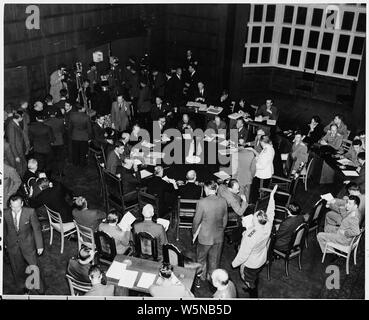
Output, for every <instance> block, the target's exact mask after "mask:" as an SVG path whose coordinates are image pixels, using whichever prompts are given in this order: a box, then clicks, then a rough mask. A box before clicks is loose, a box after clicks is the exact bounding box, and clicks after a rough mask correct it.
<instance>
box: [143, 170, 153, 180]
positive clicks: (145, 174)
mask: <svg viewBox="0 0 369 320" xmlns="http://www.w3.org/2000/svg"><path fill="white" fill-rule="evenodd" d="M140 174H141V179H145V178H147V177H150V176H152V173H151V172H150V171H147V170H145V169H144V170H141V171H140Z"/></svg>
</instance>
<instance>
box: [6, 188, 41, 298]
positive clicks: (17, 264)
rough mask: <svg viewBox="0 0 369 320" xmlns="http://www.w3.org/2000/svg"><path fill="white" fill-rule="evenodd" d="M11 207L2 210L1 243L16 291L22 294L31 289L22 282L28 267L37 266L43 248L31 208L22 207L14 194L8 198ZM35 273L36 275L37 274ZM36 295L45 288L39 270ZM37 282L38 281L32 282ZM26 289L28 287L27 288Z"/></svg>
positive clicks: (19, 199) (21, 202)
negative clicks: (2, 231)
mask: <svg viewBox="0 0 369 320" xmlns="http://www.w3.org/2000/svg"><path fill="white" fill-rule="evenodd" d="M9 200H10V201H9V203H10V208H8V209H5V210H4V245H5V247H6V249H7V252H8V255H9V260H10V265H11V268H12V272H13V275H14V279H15V282H16V286H17V291H18V292H17V293H21V294H22V293H25V292H26V291H28V290H32V288H30V287H28V288H25V285H26V286H27V282H26V281H25V276H26V268H27V266H36V267H39V264H38V261H37V256H38V255H41V254H42V252H43V251H44V245H43V240H42V233H41V227H40V223H39V221H38V219H37V215H36V212H35V210H34V209H31V208H25V207H23V199H22V197H20V196H18V195H14V196H12V197H10V199H9ZM34 275H35V276H36V275H37V273H36V274H35V273H34ZM39 275H40V277H39V279H36V280H39V285H40V286H39V288H37V287H36V288H34V289H35V290H38V293H39V294H42V293H43V291H44V288H43V281H42V279H41V273H39ZM34 284H35V285H36V284H37V281H35V282H34ZM27 289H28V290H27Z"/></svg>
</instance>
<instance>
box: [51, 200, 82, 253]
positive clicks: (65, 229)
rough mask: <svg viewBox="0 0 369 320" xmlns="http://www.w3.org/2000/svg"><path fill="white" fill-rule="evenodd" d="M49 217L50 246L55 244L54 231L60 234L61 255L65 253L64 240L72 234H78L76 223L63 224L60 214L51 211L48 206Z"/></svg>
mask: <svg viewBox="0 0 369 320" xmlns="http://www.w3.org/2000/svg"><path fill="white" fill-rule="evenodd" d="M44 207H45V209H46V212H47V215H48V217H49V224H50V245H52V243H53V231H54V229H55V230H56V231H58V232H59V233H60V238H61V249H60V253H63V251H64V238H65V237H68V236H70V235H71V234H73V233H75V232H77V229H76V226H75V224H74V222H66V223H63V221H62V219H61V217H60V214H59V212H56V211H54V210H51V209H50V208H48V207H47V206H46V205H44Z"/></svg>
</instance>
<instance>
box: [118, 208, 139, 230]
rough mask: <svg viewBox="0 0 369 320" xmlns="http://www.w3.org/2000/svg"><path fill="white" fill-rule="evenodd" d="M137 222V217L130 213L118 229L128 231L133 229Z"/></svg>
mask: <svg viewBox="0 0 369 320" xmlns="http://www.w3.org/2000/svg"><path fill="white" fill-rule="evenodd" d="M135 220H136V218H135V216H134V215H133V214H132V213H130V212H129V211H128V212H127V213H126V214H125V215H124V216H123V218H122V219H121V220H120V222H119V223H118V227H119V228H121V229H122V230H123V231H126V230H127V231H128V230H130V229H131V227H130V226H131V225H132V223H133V221H135Z"/></svg>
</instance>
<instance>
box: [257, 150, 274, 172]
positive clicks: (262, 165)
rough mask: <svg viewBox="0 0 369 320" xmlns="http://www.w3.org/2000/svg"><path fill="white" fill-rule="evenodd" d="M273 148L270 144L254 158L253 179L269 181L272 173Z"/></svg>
mask: <svg viewBox="0 0 369 320" xmlns="http://www.w3.org/2000/svg"><path fill="white" fill-rule="evenodd" d="M274 154H275V152H274V148H273V146H272V145H271V144H269V145H266V146H265V148H264V149H263V150H262V151H261V152H260V154H259V155H258V156H257V157H256V173H255V177H257V178H259V179H270V178H271V177H272V175H273V173H274V166H273V159H274Z"/></svg>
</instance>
